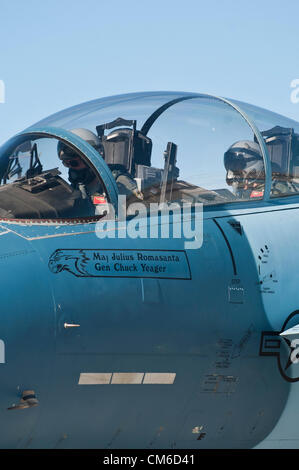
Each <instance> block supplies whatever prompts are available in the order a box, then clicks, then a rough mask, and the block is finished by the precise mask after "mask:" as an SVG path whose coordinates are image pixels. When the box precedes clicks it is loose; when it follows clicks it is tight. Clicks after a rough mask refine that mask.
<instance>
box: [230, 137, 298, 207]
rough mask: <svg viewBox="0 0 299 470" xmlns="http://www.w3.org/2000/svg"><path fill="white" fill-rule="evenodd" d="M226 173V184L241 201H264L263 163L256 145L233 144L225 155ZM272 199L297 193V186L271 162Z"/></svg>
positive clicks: (242, 142) (252, 143) (246, 142)
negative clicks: (260, 199) (255, 199)
mask: <svg viewBox="0 0 299 470" xmlns="http://www.w3.org/2000/svg"><path fill="white" fill-rule="evenodd" d="M224 166H225V169H226V171H227V173H226V182H227V184H228V185H229V186H232V187H233V191H234V194H235V195H236V196H237V197H239V198H242V199H249V198H250V199H251V198H256V197H257V198H258V197H263V195H264V185H265V171H264V162H263V157H262V154H261V150H260V147H259V145H258V144H257V143H256V142H252V141H249V140H242V141H239V142H236V143H235V144H233V145H232V146H231V147H230V148H229V149H228V151H227V152H226V153H225V154H224ZM271 168H272V187H271V196H273V197H275V196H281V195H286V194H292V193H298V189H299V186H298V184H297V183H296V182H294V181H293V178H292V177H290V176H288V175H285V174H283V172H282V170H281V167H280V166H279V165H278V164H277V163H275V162H271Z"/></svg>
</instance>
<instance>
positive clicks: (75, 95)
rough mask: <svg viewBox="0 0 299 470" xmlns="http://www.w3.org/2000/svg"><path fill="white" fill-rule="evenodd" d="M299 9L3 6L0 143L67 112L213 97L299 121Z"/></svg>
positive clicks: (9, 1)
mask: <svg viewBox="0 0 299 470" xmlns="http://www.w3.org/2000/svg"><path fill="white" fill-rule="evenodd" d="M298 18H299V2H298V0H286V1H284V2H281V0H271V1H270V0H259V1H257V0H250V1H249V0H248V1H244V0H209V1H202V0H196V1H195V0H185V1H177V0H151V1H144V0H139V1H137V0H130V1H127V2H125V1H124V0H114V1H112V0H111V1H109V2H108V1H102V0H84V1H78V0H59V1H58V0H53V1H49V0H45V1H44V2H41V1H40V0H26V1H22V0H0V80H3V81H4V82H5V87H6V94H5V103H4V104H0V143H2V142H3V141H4V140H6V139H7V138H8V137H10V136H11V135H13V134H14V133H16V132H17V131H19V130H22V129H23V128H25V127H27V126H28V125H30V124H32V123H33V122H35V121H38V120H39V119H41V118H43V117H46V116H47V115H49V114H52V113H54V112H56V111H59V110H61V109H63V108H66V107H69V106H72V105H75V104H78V103H80V102H83V101H87V100H91V99H95V98H100V97H102V96H108V95H114V94H119V93H128V92H134V91H146V90H181V91H194V92H203V93H205V92H206V93H212V94H216V95H220V96H226V97H230V98H236V99H239V100H241V101H246V102H249V103H252V104H256V105H258V106H262V107H265V108H268V109H270V110H273V111H276V112H279V113H281V114H284V115H286V116H289V117H292V118H294V119H296V120H298V121H299V104H297V105H295V104H293V103H292V102H291V100H290V95H291V91H292V90H291V88H290V83H291V81H292V80H293V79H296V78H299V28H298Z"/></svg>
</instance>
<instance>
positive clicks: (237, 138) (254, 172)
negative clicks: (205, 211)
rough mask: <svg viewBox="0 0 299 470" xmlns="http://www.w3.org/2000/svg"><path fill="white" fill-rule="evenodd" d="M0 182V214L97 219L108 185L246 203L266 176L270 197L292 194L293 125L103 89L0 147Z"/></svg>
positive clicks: (134, 195) (173, 197)
mask: <svg viewBox="0 0 299 470" xmlns="http://www.w3.org/2000/svg"><path fill="white" fill-rule="evenodd" d="M80 128H81V129H83V130H84V129H85V130H88V131H89V132H90V131H91V132H92V133H94V135H95V138H96V139H97V140H98V141H99V144H98V145H97V146H96V148H95V147H94V148H93V146H92V144H90V143H88V141H86V142H84V141H83V140H84V139H83V140H82V139H81V137H80V134H78V135H79V137H78V135H75V134H76V132H75V131H74V132H75V134H74V133H72V132H71V131H72V130H74V129H77V130H78V129H79V130H80ZM62 148H63V149H64V152H62V153H61V152H60V150H59V149H62ZM62 157H63V158H62ZM270 163H271V164H272V170H270V168H271V165H270ZM269 170H270V172H269ZM271 171H272V175H271ZM269 173H270V174H269ZM271 180H272V181H271ZM0 182H1V186H0V218H3V219H10V220H31V221H32V220H36V219H37V220H56V221H58V220H60V221H62V222H63V221H71V222H73V223H75V222H82V220H89V221H94V220H98V219H99V218H101V217H103V216H105V215H107V214H108V212H109V208H108V203H111V202H112V201H114V203H115V200H116V199H115V198H116V194H117V193H118V194H121V195H125V196H126V198H127V205H129V204H131V203H132V202H136V201H137V202H142V203H143V204H145V206H146V207H147V208H149V206H150V204H152V203H156V204H161V203H178V204H179V205H181V204H183V203H185V202H188V203H191V204H192V205H196V204H203V205H205V206H210V207H212V206H213V207H214V206H215V208H217V207H221V205H223V204H235V203H241V202H244V201H247V202H254V201H258V200H262V199H264V198H267V185H268V186H269V191H268V192H269V194H268V196H270V197H272V198H273V197H285V196H294V195H296V194H297V192H298V191H299V124H298V123H296V122H295V121H292V120H289V119H287V118H284V117H282V116H279V115H277V114H274V113H271V112H268V111H265V110H261V109H260V108H256V107H253V106H251V105H247V104H242V103H238V102H233V101H228V100H225V99H221V98H217V97H212V96H207V95H199V94H191V93H175V92H169V93H167V92H150V93H136V94H129V95H120V96H114V97H110V98H103V99H100V100H95V101H92V102H88V103H83V104H81V105H78V106H74V107H72V108H69V109H67V110H65V111H61V112H59V113H57V114H55V115H53V116H50V117H48V118H46V119H44V120H43V121H40V122H39V123H37V124H35V125H34V126H31V127H30V128H29V129H26V130H25V131H24V133H21V134H20V135H18V136H16V137H15V138H13V139H11V140H10V141H9V142H8V143H7V144H5V145H4V146H2V148H1V149H0Z"/></svg>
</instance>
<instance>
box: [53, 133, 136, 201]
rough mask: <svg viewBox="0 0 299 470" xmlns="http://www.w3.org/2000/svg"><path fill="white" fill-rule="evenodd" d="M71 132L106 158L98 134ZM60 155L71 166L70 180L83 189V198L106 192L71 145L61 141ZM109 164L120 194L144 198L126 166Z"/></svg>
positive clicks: (66, 164) (74, 185)
mask: <svg viewBox="0 0 299 470" xmlns="http://www.w3.org/2000/svg"><path fill="white" fill-rule="evenodd" d="M71 132H72V133H73V134H76V135H78V136H79V137H81V139H83V140H85V141H86V142H88V143H89V144H90V145H91V146H92V147H93V148H94V149H95V150H97V151H98V152H99V154H100V155H101V157H102V158H103V159H104V158H105V155H104V148H103V145H102V143H101V141H100V139H99V138H98V136H97V135H95V134H94V133H93V132H91V131H90V130H88V129H72V130H71ZM58 155H59V158H60V159H61V160H62V161H63V164H64V165H65V166H67V167H68V168H69V180H70V182H71V184H72V186H73V187H74V188H75V189H79V190H80V191H81V193H82V197H83V199H85V198H88V197H89V196H91V195H93V194H98V193H100V194H103V193H104V189H103V187H102V186H101V184H100V182H99V181H98V179H97V177H96V175H95V174H94V172H93V171H92V170H91V169H90V168H89V167H88V166H87V165H86V163H85V162H84V161H83V160H82V159H81V158H80V156H79V155H78V154H76V153H75V152H74V151H73V150H72V149H71V148H70V147H67V146H66V145H64V144H62V143H59V144H58ZM108 166H109V168H110V170H111V172H112V175H113V177H114V179H115V182H116V184H117V187H118V191H119V193H120V194H125V195H126V196H133V197H135V198H137V199H143V195H142V193H141V192H140V191H139V190H138V187H137V183H136V181H135V180H134V178H132V176H131V175H130V174H129V173H128V172H127V171H126V170H125V168H124V167H122V165H108Z"/></svg>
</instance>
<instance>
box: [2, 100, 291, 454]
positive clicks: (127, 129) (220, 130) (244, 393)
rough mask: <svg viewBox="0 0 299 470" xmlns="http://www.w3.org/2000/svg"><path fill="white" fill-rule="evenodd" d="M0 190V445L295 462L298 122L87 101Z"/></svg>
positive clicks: (13, 169) (25, 154)
mask: <svg viewBox="0 0 299 470" xmlns="http://www.w3.org/2000/svg"><path fill="white" fill-rule="evenodd" d="M0 183H1V185H0V267H1V273H2V274H1V293H2V295H1V322H0V420H1V431H0V447H1V448H20V449H23V448H58V449H59V448H98V449H113V448H134V449H136V448H147V449H150V448H153V449H158V448H164V449H167V448H173V449H175V448H186V449H187V448H190V449H203V448H250V447H257V448H262V447H264V448H265V447H266V448H271V447H275V448H278V447H288V448H290V447H294V448H298V446H299V430H298V425H297V423H298V420H299V410H298V406H297V402H298V398H299V384H298V381H299V364H298V361H299V359H298V357H299V355H297V352H298V347H299V327H298V324H299V288H298V265H299V249H298V248H299V241H298V230H299V123H298V122H295V121H292V120H290V119H287V118H285V117H282V116H280V115H278V114H275V113H272V112H269V111H266V110H263V109H260V108H257V107H255V106H252V105H249V104H244V103H240V102H236V101H234V100H229V99H224V98H219V97H215V96H210V95H202V94H195V93H180V92H148V93H133V94H127V95H119V96H113V97H108V98H103V99H98V100H94V101H90V102H87V103H83V104H80V105H78V106H74V107H72V108H69V109H66V110H64V111H61V112H58V113H57V114H54V115H52V116H50V117H48V118H46V119H44V120H42V121H40V122H39V123H37V124H35V125H33V126H31V127H30V128H28V129H26V130H24V131H23V132H21V133H19V134H18V135H16V136H15V137H13V138H11V139H10V140H9V141H8V142H6V143H5V144H4V145H3V146H2V147H1V148H0Z"/></svg>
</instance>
